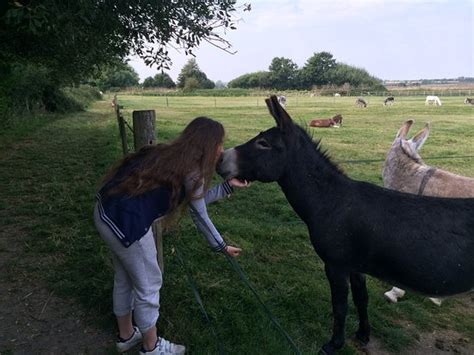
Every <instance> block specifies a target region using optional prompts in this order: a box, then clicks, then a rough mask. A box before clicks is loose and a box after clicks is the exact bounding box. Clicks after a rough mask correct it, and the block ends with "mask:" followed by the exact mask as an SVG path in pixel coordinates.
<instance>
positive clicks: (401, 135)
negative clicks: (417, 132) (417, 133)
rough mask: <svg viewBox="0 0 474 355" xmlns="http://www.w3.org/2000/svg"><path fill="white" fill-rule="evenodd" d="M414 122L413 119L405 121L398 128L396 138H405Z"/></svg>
mask: <svg viewBox="0 0 474 355" xmlns="http://www.w3.org/2000/svg"><path fill="white" fill-rule="evenodd" d="M414 122H415V121H414V120H408V121H405V123H404V124H403V125H402V126H401V127H400V129H399V130H398V132H397V136H396V138H400V139H406V138H407V134H408V131H409V130H410V128H411V126H412V125H413V123H414Z"/></svg>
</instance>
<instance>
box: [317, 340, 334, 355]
mask: <svg viewBox="0 0 474 355" xmlns="http://www.w3.org/2000/svg"><path fill="white" fill-rule="evenodd" d="M333 354H336V349H335V348H334V346H332V345H331V343H327V344H324V345H323V347H322V348H321V350H319V355H333Z"/></svg>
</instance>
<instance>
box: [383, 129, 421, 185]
mask: <svg viewBox="0 0 474 355" xmlns="http://www.w3.org/2000/svg"><path fill="white" fill-rule="evenodd" d="M413 123H414V121H413V120H408V121H406V122H405V123H404V124H403V125H402V127H401V128H400V129H399V131H398V133H397V136H396V137H395V140H394V141H393V144H392V147H391V148H390V150H389V151H388V154H387V158H386V159H385V163H384V168H383V172H382V176H383V180H384V185H385V186H387V187H390V186H392V185H393V183H394V181H397V178H396V176H399V174H400V172H401V171H407V169H410V168H413V167H416V166H418V164H422V165H424V163H423V160H422V159H421V156H420V154H419V153H418V151H419V150H420V148H421V147H422V146H423V143H425V141H426V139H427V138H428V135H429V133H430V124H429V123H427V124H426V126H425V127H424V128H423V129H422V130H421V131H419V132H418V133H417V134H415V136H414V137H413V138H411V139H407V134H408V131H409V130H410V128H411V126H412V125H413Z"/></svg>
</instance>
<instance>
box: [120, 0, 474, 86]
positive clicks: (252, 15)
mask: <svg viewBox="0 0 474 355" xmlns="http://www.w3.org/2000/svg"><path fill="white" fill-rule="evenodd" d="M244 2H245V3H251V5H252V10H251V11H250V12H240V13H239V14H238V17H239V18H240V21H239V22H238V25H237V29H236V30H231V31H228V32H227V33H226V34H225V36H224V37H225V38H226V39H227V40H228V41H230V42H231V44H232V50H233V51H236V53H235V54H233V55H232V54H228V53H226V52H224V51H222V50H219V49H218V48H215V47H214V46H211V45H209V44H206V43H204V44H202V45H201V46H200V47H199V49H198V50H196V51H195V55H196V61H197V63H198V65H199V68H200V69H201V70H202V71H203V72H204V73H206V75H207V76H208V78H209V79H211V80H213V81H217V80H221V81H223V82H228V81H230V80H232V79H235V78H236V77H238V76H240V75H243V74H246V73H250V72H255V71H261V70H268V67H269V65H270V63H271V61H272V59H273V58H274V57H285V58H289V59H291V60H293V61H294V62H295V63H296V64H297V65H298V67H300V68H301V67H302V66H304V64H305V63H306V61H307V59H308V58H310V57H311V56H312V55H313V54H314V53H316V52H321V51H327V52H330V53H331V54H333V56H334V58H335V59H336V60H337V62H343V63H346V64H349V65H353V66H356V67H360V68H364V69H366V70H367V71H368V72H369V73H370V74H371V75H375V76H376V77H378V78H380V79H382V80H416V79H435V78H457V77H460V76H465V77H468V76H469V77H474V62H473V60H474V58H473V57H474V23H473V19H474V0H390V1H386V0H291V1H290V0H253V1H252V0H247V1H241V0H239V1H238V3H237V4H242V3H244ZM170 54H171V58H172V61H173V64H172V67H171V69H170V70H169V71H166V72H167V73H168V74H169V75H170V76H171V77H172V78H173V80H176V79H177V77H178V75H179V73H180V71H181V68H182V67H183V65H184V64H185V63H186V62H187V61H188V60H189V58H190V57H189V56H188V57H187V56H185V55H184V53H179V52H177V51H176V50H174V49H170ZM129 64H130V65H131V66H132V67H133V68H134V69H135V70H136V71H137V72H138V74H139V75H140V79H141V80H142V81H143V79H145V78H146V77H148V76H154V75H155V74H156V73H157V72H158V71H157V68H156V67H151V68H150V67H147V66H146V65H145V64H144V63H143V62H142V61H141V60H140V59H139V58H136V57H132V58H131V60H130V62H129Z"/></svg>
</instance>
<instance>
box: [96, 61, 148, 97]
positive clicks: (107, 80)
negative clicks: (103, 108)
mask: <svg viewBox="0 0 474 355" xmlns="http://www.w3.org/2000/svg"><path fill="white" fill-rule="evenodd" d="M138 81H139V76H138V74H137V72H136V71H135V70H134V69H133V68H132V67H131V66H130V65H128V64H127V63H122V62H118V63H115V64H114V65H110V66H109V67H107V69H106V70H104V72H103V73H102V74H101V75H100V77H99V78H98V79H97V80H96V82H95V83H96V85H97V86H98V87H99V88H100V90H104V91H105V90H109V89H110V88H126V87H130V86H137V85H138Z"/></svg>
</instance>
